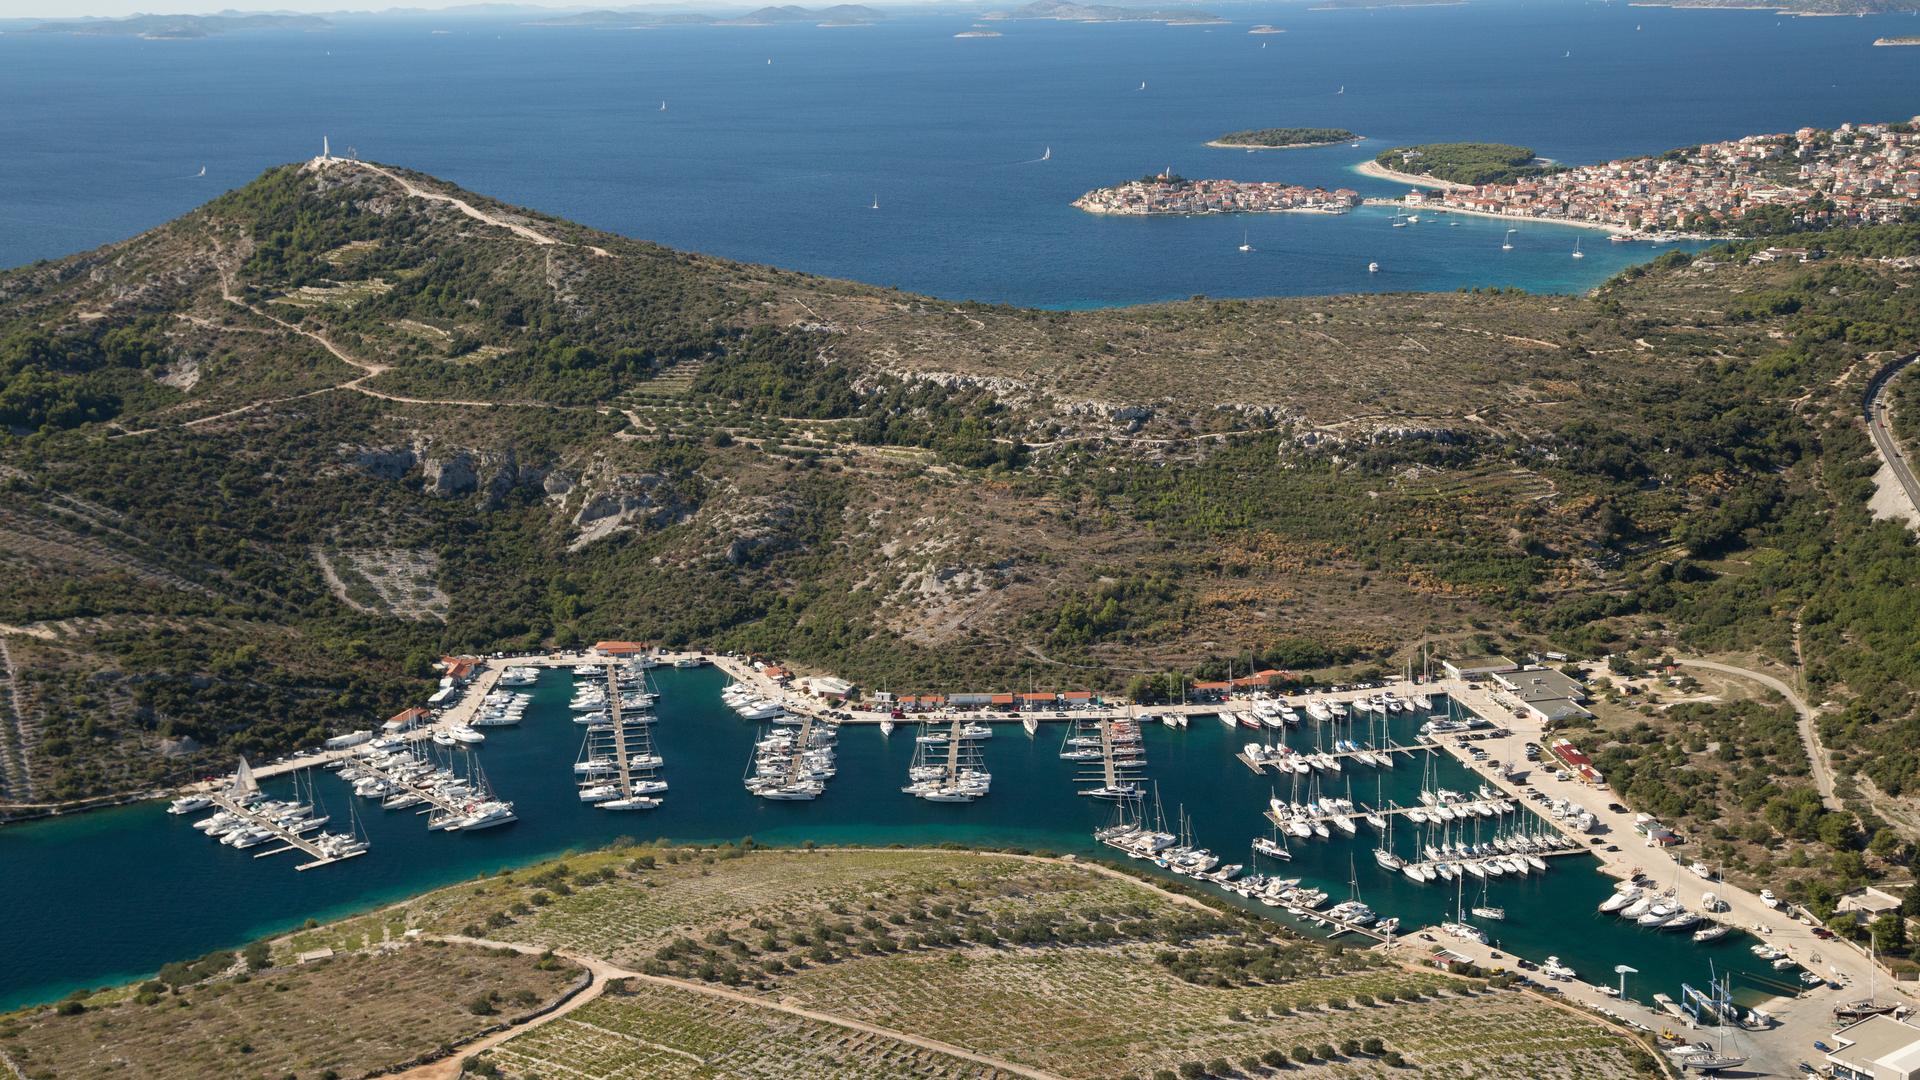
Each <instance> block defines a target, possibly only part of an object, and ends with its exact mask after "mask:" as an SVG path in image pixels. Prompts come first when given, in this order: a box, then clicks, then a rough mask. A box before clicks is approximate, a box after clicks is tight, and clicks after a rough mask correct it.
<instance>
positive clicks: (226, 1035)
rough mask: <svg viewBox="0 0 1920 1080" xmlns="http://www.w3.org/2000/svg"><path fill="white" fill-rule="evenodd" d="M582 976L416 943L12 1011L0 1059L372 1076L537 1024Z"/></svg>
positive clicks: (166, 1079) (2, 1027) (164, 1075)
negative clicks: (479, 1036) (529, 1021)
mask: <svg viewBox="0 0 1920 1080" xmlns="http://www.w3.org/2000/svg"><path fill="white" fill-rule="evenodd" d="M580 974H581V972H580V970H579V969H578V968H576V967H574V966H573V965H571V964H568V963H565V962H563V961H558V962H557V961H547V962H546V963H544V964H543V963H542V962H541V961H540V960H539V959H538V958H536V957H533V956H525V955H520V954H517V953H511V952H499V951H493V950H487V949H477V948H470V947H463V946H456V945H442V944H438V943H422V944H409V945H405V946H401V947H397V948H387V949H379V950H374V951H369V952H363V953H351V954H341V955H338V956H336V957H334V958H332V959H330V960H324V961H318V962H315V963H310V964H304V965H298V966H293V967H276V968H269V969H266V970H262V971H258V972H254V973H252V974H251V975H247V976H240V977H220V978H215V979H213V980H211V981H209V982H206V983H202V984H199V985H194V986H190V987H187V988H184V989H182V990H181V991H180V992H179V993H178V994H169V993H166V992H164V991H162V992H159V993H151V994H149V993H140V994H136V993H134V992H131V991H118V992H113V993H108V994H102V995H99V996H98V997H96V998H92V999H87V1000H86V1001H85V1002H84V1003H83V1005H82V1008H83V1009H84V1011H81V1012H78V1013H73V1014H71V1015H68V1014H66V1013H65V1012H63V1010H61V1009H52V1008H48V1009H35V1010H28V1011H24V1012H18V1013H14V1014H11V1015H9V1016H6V1017H4V1018H0V1052H4V1053H5V1054H6V1055H7V1056H8V1057H9V1058H11V1059H12V1061H13V1063H14V1065H15V1066H16V1067H17V1068H18V1069H20V1071H21V1072H22V1073H24V1074H25V1075H26V1076H27V1077H30V1078H31V1080H103V1078H112V1077H126V1078H128V1080H213V1078H232V1080H251V1078H254V1077H261V1078H269V1080H281V1078H283V1077H288V1076H294V1077H299V1078H300V1080H309V1078H313V1080H318V1078H319V1077H322V1076H338V1077H342V1078H347V1077H356V1076H364V1075H366V1074H368V1073H370V1072H373V1071H375V1070H378V1069H381V1068H384V1067H386V1066H389V1065H393V1064H397V1063H399V1062H402V1061H407V1060H410V1059H412V1058H415V1057H418V1056H419V1055H422V1054H426V1053H429V1052H431V1051H434V1050H436V1049H437V1048H439V1047H441V1046H442V1045H445V1044H450V1043H454V1042H457V1041H459V1040H462V1039H464V1038H466V1037H469V1036H471V1035H472V1034H473V1033H475V1032H478V1031H480V1030H481V1029H483V1028H486V1027H488V1026H490V1025H492V1024H494V1023H498V1022H500V1021H501V1020H503V1019H505V1018H506V1017H509V1016H515V1015H520V1014H524V1013H527V1012H531V1011H533V1010H535V1009H537V1008H539V1007H540V1006H541V1005H543V1004H545V1003H547V1002H550V1001H553V1000H554V999H556V998H558V997H559V996H560V995H561V994H562V993H564V992H565V991H566V990H567V988H568V987H569V986H571V985H572V984H573V983H574V982H575V980H576V979H578V978H579V976H580ZM154 985H157V984H154ZM488 991H491V992H492V994H493V996H494V998H495V1000H496V1002H497V1004H495V1005H494V1006H493V1012H491V1013H490V1014H488V1015H485V1016H482V1015H476V1014H475V1012H474V1011H473V1009H472V1007H471V1006H472V1003H473V1001H474V999H475V998H476V997H478V996H479V995H481V994H483V993H486V992H488ZM66 1008H68V1009H70V1008H71V1006H67V1007H66Z"/></svg>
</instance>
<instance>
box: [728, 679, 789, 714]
mask: <svg viewBox="0 0 1920 1080" xmlns="http://www.w3.org/2000/svg"><path fill="white" fill-rule="evenodd" d="M720 700H721V701H722V702H723V703H725V704H726V706H727V708H729V709H732V710H733V711H734V712H736V713H738V714H740V718H741V719H742V720H751V721H753V722H754V723H757V724H758V723H768V724H796V723H799V718H798V717H796V716H794V715H793V714H792V713H789V712H788V711H787V707H786V706H785V705H783V704H781V703H780V702H779V701H776V700H774V699H772V698H766V697H761V696H760V695H759V694H756V693H754V692H753V690H751V689H749V688H748V687H747V685H746V684H745V683H733V684H731V685H729V686H727V687H725V688H723V689H722V690H721V691H720Z"/></svg>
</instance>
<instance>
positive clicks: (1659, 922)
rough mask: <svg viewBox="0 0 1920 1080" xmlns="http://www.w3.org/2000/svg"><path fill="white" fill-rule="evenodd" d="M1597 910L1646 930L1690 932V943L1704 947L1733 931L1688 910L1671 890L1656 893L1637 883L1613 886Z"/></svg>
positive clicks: (1654, 890)
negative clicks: (1691, 941) (1609, 894)
mask: <svg viewBox="0 0 1920 1080" xmlns="http://www.w3.org/2000/svg"><path fill="white" fill-rule="evenodd" d="M1709 895H1711V894H1709ZM1600 911H1601V913H1602V914H1605V915H1617V916H1619V917H1620V918H1622V919H1628V920H1631V921H1632V922H1634V923H1635V924H1636V925H1638V926H1640V927H1642V928H1643V929H1647V930H1660V931H1667V932H1679V931H1690V932H1691V933H1692V935H1693V940H1695V941H1697V942H1699V943H1701V944H1703V945H1704V944H1706V943H1708V942H1712V941H1718V940H1720V939H1721V938H1723V937H1725V936H1727V935H1728V934H1729V933H1731V932H1732V928H1731V927H1729V926H1727V925H1725V924H1723V923H1716V922H1714V921H1712V920H1711V919H1707V918H1705V917H1704V916H1702V915H1700V914H1699V913H1698V912H1693V911H1689V910H1687V908H1686V906H1685V905H1683V904H1682V903H1680V900H1679V898H1678V896H1677V895H1676V894H1675V891H1674V890H1673V889H1665V890H1656V889H1655V888H1654V887H1653V886H1652V885H1650V884H1641V883H1639V882H1638V881H1623V882H1621V883H1620V884H1619V885H1617V886H1615V888H1614V891H1613V895H1611V896H1609V897H1607V898H1606V899H1605V900H1602V901H1600ZM1703 924H1704V925H1703Z"/></svg>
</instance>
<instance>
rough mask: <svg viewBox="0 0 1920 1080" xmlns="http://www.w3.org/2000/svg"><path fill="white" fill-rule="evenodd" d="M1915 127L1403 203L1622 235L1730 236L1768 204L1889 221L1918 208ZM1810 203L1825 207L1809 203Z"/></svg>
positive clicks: (1811, 138) (1881, 127) (1743, 148)
mask: <svg viewBox="0 0 1920 1080" xmlns="http://www.w3.org/2000/svg"><path fill="white" fill-rule="evenodd" d="M1916 120H1917V121H1920V118H1916ZM1916 126H1920V125H1916V124H1897V125H1895V124H1857V125H1856V124H1842V125H1841V126H1840V127H1838V128H1835V129H1834V130H1832V131H1823V130H1818V129H1815V128H1801V129H1800V130H1799V131H1796V132H1793V133H1792V134H1781V135H1749V136H1746V137H1745V138H1741V139H1732V140H1729V141H1726V142H1717V143H1708V144H1706V145H1703V146H1700V147H1697V148H1695V149H1693V150H1691V151H1687V152H1685V153H1674V154H1667V155H1662V156H1660V157H1650V158H1633V159H1629V160H1624V161H1609V162H1606V163H1605V164H1601V165H1586V166H1582V167H1580V168H1576V169H1571V170H1568V171H1566V172H1559V173H1553V174H1549V175H1544V176H1533V177H1527V178H1524V179H1521V180H1519V181H1516V182H1514V183H1509V184H1483V185H1480V186H1479V187H1474V188H1467V189H1456V190H1452V191H1447V192H1444V193H1437V194H1436V193H1428V194H1426V195H1424V196H1421V197H1419V198H1418V199H1417V200H1416V199H1415V198H1412V197H1410V198H1409V201H1410V202H1411V201H1420V202H1424V203H1427V204H1432V203H1439V204H1440V205H1443V206H1448V207H1453V208H1456V209H1461V210H1477V211H1481V212H1484V213H1496V214H1516V215H1522V216H1526V217H1541V218H1558V219H1561V220H1570V221H1586V222H1593V223H1596V224H1604V225H1612V226H1616V227H1618V228H1620V229H1622V230H1624V231H1629V232H1632V231H1659V230H1665V229H1682V228H1689V227H1693V226H1696V225H1699V224H1701V223H1703V222H1706V223H1712V224H1713V225H1717V226H1725V227H1731V228H1737V227H1738V225H1739V222H1740V219H1741V218H1743V217H1745V216H1747V215H1748V214H1751V213H1752V212H1753V211H1755V210H1756V209H1758V208H1760V207H1767V206H1783V207H1791V208H1795V209H1796V210H1797V211H1798V216H1800V217H1801V219H1802V220H1803V221H1805V222H1806V223H1808V224H1818V225H1848V224H1869V223H1879V222H1890V221H1897V220H1899V219H1900V218H1901V217H1902V216H1903V215H1905V214H1906V213H1907V212H1908V211H1910V210H1913V209H1915V208H1920V130H1915V128H1916ZM1815 199H1819V200H1822V202H1823V203H1824V204H1826V205H1812V204H1813V203H1814V200H1815Z"/></svg>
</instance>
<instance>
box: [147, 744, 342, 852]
mask: <svg viewBox="0 0 1920 1080" xmlns="http://www.w3.org/2000/svg"><path fill="white" fill-rule="evenodd" d="M222 795H223V796H224V805H223V806H221V807H220V808H219V809H217V810H215V812H214V813H212V814H209V815H207V816H206V817H204V818H201V819H200V820H199V821H196V822H194V823H193V828H194V829H196V830H197V831H199V832H202V833H205V834H206V835H207V836H209V837H212V838H213V839H216V840H218V841H219V842H220V843H222V844H224V845H225V846H227V847H231V848H236V849H240V850H246V849H249V848H255V847H259V846H261V845H262V844H266V843H268V842H270V841H276V840H277V841H280V842H282V843H283V844H284V846H283V847H280V848H278V849H275V851H271V852H262V853H261V854H263V855H271V854H276V853H277V852H279V851H287V850H304V851H307V852H308V853H310V854H314V855H316V856H317V859H316V861H315V862H314V863H309V864H307V866H302V867H301V869H303V870H304V869H307V867H308V866H314V865H320V864H321V863H324V862H331V861H336V860H339V859H347V858H352V857H353V856H355V855H360V854H364V853H365V852H366V850H367V848H368V847H369V846H370V845H369V844H368V842H367V838H366V836H365V834H364V833H363V832H362V831H361V829H360V827H359V822H358V821H355V822H354V823H353V827H352V828H351V829H350V830H349V831H347V832H338V833H329V832H321V831H320V830H321V829H323V828H324V827H325V826H326V825H327V823H328V822H329V821H330V820H332V819H331V816H330V815H329V814H328V813H327V811H326V809H325V807H323V806H322V805H321V804H320V799H319V796H318V795H317V794H316V793H315V792H314V789H313V778H312V776H311V774H301V775H297V776H296V777H295V778H294V791H293V798H291V799H269V798H267V797H266V794H265V793H264V792H262V791H261V790H260V785H259V783H258V782H257V781H255V780H254V778H253V770H252V768H251V767H250V766H248V764H247V761H246V759H245V758H242V759H240V763H239V765H238V766H237V767H236V769H235V770H234V775H233V780H232V781H231V782H229V783H228V785H227V787H226V788H225V790H224V791H223V792H222ZM214 806H215V802H214V799H213V798H212V797H210V796H205V795H183V796H181V797H180V798H177V799H175V800H173V802H172V803H171V804H169V805H168V807H167V812H168V813H170V814H175V815H182V816H184V815H187V814H193V813H198V812H200V811H202V810H207V809H212V808H213V807H214Z"/></svg>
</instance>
